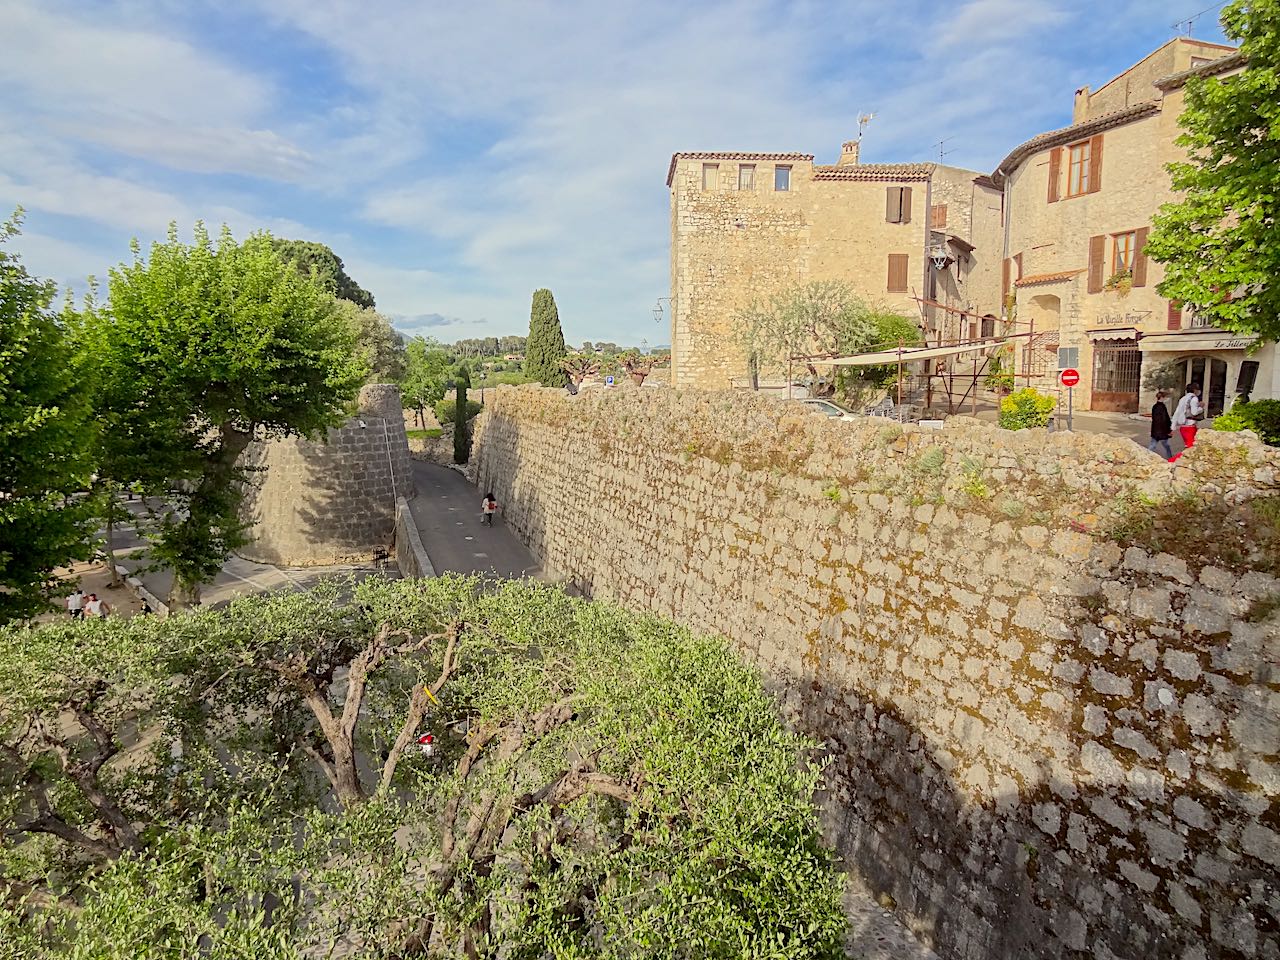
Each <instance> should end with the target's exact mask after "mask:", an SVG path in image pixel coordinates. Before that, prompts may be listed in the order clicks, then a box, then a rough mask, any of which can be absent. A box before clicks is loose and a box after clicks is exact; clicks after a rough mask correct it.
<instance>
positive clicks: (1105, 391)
mask: <svg viewBox="0 0 1280 960" xmlns="http://www.w3.org/2000/svg"><path fill="white" fill-rule="evenodd" d="M1141 371H1142V353H1141V352H1140V351H1139V350H1138V341H1137V340H1099V341H1098V342H1097V343H1095V344H1094V345H1093V392H1092V396H1091V397H1090V404H1089V406H1090V409H1092V410H1107V411H1111V412H1113V413H1137V412H1138V384H1139V381H1140V379H1141V378H1140V373H1141Z"/></svg>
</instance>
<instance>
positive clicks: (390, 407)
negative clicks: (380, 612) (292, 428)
mask: <svg viewBox="0 0 1280 960" xmlns="http://www.w3.org/2000/svg"><path fill="white" fill-rule="evenodd" d="M241 465H242V466H245V467H247V468H249V469H250V471H251V473H250V478H249V489H248V492H247V495H246V497H245V500H244V505H243V507H242V510H243V515H244V517H245V519H246V520H247V521H248V522H249V523H250V530H249V531H248V533H249V536H250V541H249V543H247V544H246V545H245V546H244V547H243V548H241V549H240V551H239V553H240V555H241V556H243V557H245V558H247V559H249V560H256V561H259V562H261V563H274V564H280V565H282V566H321V565H326V564H336V563H349V562H353V561H358V560H359V561H368V560H369V559H370V558H371V557H372V555H373V552H374V551H375V550H377V549H379V548H382V549H387V548H390V546H391V541H392V536H393V532H394V529H395V503H396V498H397V497H404V498H406V499H408V498H410V497H412V496H413V495H414V492H415V491H414V487H413V475H412V474H411V473H410V471H409V444H408V441H407V439H406V438H405V432H404V415H403V413H402V411H401V406H400V390H399V388H398V387H396V386H394V385H391V384H382V383H375V384H369V385H368V386H366V387H365V388H364V389H362V390H361V391H360V401H359V412H358V413H357V414H356V415H355V416H354V417H352V418H351V419H350V420H348V421H347V422H346V423H345V424H343V425H342V426H341V427H338V428H336V429H331V430H329V436H328V442H327V443H317V442H313V441H310V440H304V439H302V438H300V437H287V438H285V439H283V440H273V441H270V442H266V443H255V444H252V445H251V446H250V447H249V449H248V450H246V451H245V453H244V456H243V457H242V458H241Z"/></svg>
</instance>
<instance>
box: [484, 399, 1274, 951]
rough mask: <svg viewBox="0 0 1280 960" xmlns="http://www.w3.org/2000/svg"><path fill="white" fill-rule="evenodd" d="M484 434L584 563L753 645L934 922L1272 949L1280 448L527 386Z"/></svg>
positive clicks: (494, 469)
mask: <svg viewBox="0 0 1280 960" xmlns="http://www.w3.org/2000/svg"><path fill="white" fill-rule="evenodd" d="M474 459H475V462H476V464H477V470H478V474H479V479H480V485H481V487H482V488H484V489H492V490H494V492H495V494H496V495H497V497H498V499H499V501H500V502H501V503H502V504H503V506H504V516H505V519H506V522H507V523H508V525H509V526H510V527H511V528H512V529H513V530H514V531H516V532H517V533H518V534H519V535H520V536H521V537H522V538H523V539H524V541H525V542H526V543H527V544H529V546H530V547H531V548H532V549H533V550H534V551H535V552H536V553H537V554H538V555H539V557H540V558H541V559H542V560H543V561H544V562H546V563H547V564H549V565H550V566H552V567H554V568H556V569H558V570H561V571H563V572H564V573H565V574H566V575H567V576H568V577H569V578H570V579H571V580H572V582H573V583H574V584H575V585H576V586H577V587H578V588H580V589H581V590H582V592H583V593H585V594H587V595H589V596H594V597H599V598H610V599H613V600H616V601H617V602H620V603H622V604H624V605H625V606H628V607H630V608H632V609H635V610H637V611H646V612H652V613H655V614H659V615H662V616H666V617H671V618H673V619H675V620H678V621H680V622H683V623H685V624H688V625H689V626H691V627H693V628H694V629H698V630H704V631H709V632H715V633H719V634H723V635H725V636H727V637H729V638H731V639H732V641H733V642H734V643H735V644H736V645H737V646H738V647H739V648H740V649H741V650H742V652H743V653H744V655H746V656H748V657H750V658H752V659H754V661H755V662H756V663H758V664H759V665H760V667H761V669H762V670H763V671H764V672H765V674H766V676H767V677H768V678H769V680H770V683H771V684H772V686H773V687H774V689H775V690H776V692H777V693H778V695H779V696H780V698H781V701H782V703H783V705H784V710H785V712H786V713H787V715H788V716H789V718H790V719H791V720H793V721H794V722H796V723H797V724H798V725H799V726H800V727H801V728H802V729H804V730H805V731H807V732H808V733H809V734H810V735H811V736H812V737H814V738H815V739H816V740H817V741H818V742H819V743H820V745H821V748H822V755H823V756H824V757H825V758H826V760H827V761H828V766H827V789H826V791H825V795H824V801H823V802H824V817H825V820H826V824H827V827H828V830H829V836H830V838H831V840H832V842H833V843H834V844H835V846H836V849H837V850H838V852H839V854H840V856H841V857H842V858H843V860H844V861H845V862H846V863H847V864H848V865H849V866H850V868H851V869H854V870H856V871H858V872H859V873H860V874H862V875H863V876H864V877H865V878H866V879H867V880H868V881H869V882H870V883H871V884H872V885H873V886H874V887H875V888H876V890H877V891H878V892H879V893H881V894H883V895H885V896H887V897H892V898H893V900H894V901H895V902H896V904H897V908H898V909H899V910H900V911H901V912H902V913H903V914H904V916H905V917H906V919H907V920H908V922H909V923H910V924H911V925H912V926H913V928H914V929H915V930H916V932H917V933H918V934H919V935H920V936H921V937H922V938H923V939H926V940H927V941H929V942H930V943H931V944H932V945H934V946H935V948H936V949H937V950H938V952H939V953H940V954H941V955H942V956H944V957H947V958H957V960H961V958H962V960H979V958H981V960H991V958H998V960H1015V958H1018V960H1024V958H1042V957H1043V958H1047V957H1054V958H1058V957H1062V958H1065V957H1078V956H1090V957H1098V958H1136V957H1143V958H1171V960H1172V958H1177V960H1189V958H1200V960H1206V958H1208V957H1223V958H1250V960H1252V958H1274V957H1276V956H1277V940H1276V938H1275V930H1276V929H1277V924H1278V923H1280V915H1278V913H1280V908H1278V907H1277V900H1276V898H1277V886H1276V876H1277V870H1278V869H1280V820H1278V819H1277V814H1278V812H1280V759H1278V757H1277V744H1278V743H1280V690H1278V688H1277V683H1278V682H1280V678H1278V675H1277V668H1276V664H1277V662H1280V630H1278V629H1277V623H1278V621H1277V612H1276V609H1277V605H1278V604H1280V581H1277V579H1276V572H1277V566H1278V565H1280V564H1278V563H1277V558H1278V555H1277V549H1278V545H1277V542H1276V538H1275V537H1274V531H1275V526H1274V524H1275V523H1276V513H1275V510H1276V507H1277V504H1280V499H1278V498H1280V451H1277V450H1275V449H1271V448H1266V447H1263V446H1262V445H1260V444H1258V443H1257V442H1256V441H1254V440H1251V439H1250V438H1247V437H1241V436H1233V435H1227V434H1214V433H1213V432H1212V431H1202V433H1201V437H1200V439H1199V440H1198V441H1197V443H1196V445H1195V447H1193V448H1192V449H1191V450H1190V451H1189V452H1188V453H1187V454H1185V455H1184V456H1183V457H1182V458H1181V460H1180V461H1179V462H1178V464H1176V465H1171V464H1167V463H1165V462H1164V461H1163V460H1162V459H1160V458H1159V457H1157V456H1155V455H1153V454H1149V453H1148V452H1147V451H1145V450H1143V449H1141V448H1140V447H1138V446H1136V445H1134V444H1133V443H1132V442H1131V441H1129V440H1127V439H1123V438H1114V437H1105V436H1096V435H1083V434H1050V433H1046V432H1045V431H1042V430H1029V431H1021V432H1016V433H1015V432H1008V431H1001V430H999V429H997V428H995V427H993V426H990V425H987V424H983V423H979V422H977V421H967V420H964V419H952V420H950V421H948V422H947V424H946V425H945V427H944V428H943V429H942V430H940V431H925V430H919V429H916V428H914V427H912V426H909V425H908V426H899V425H897V424H893V423H885V422H884V421H872V420H868V421H860V422H854V423H847V422H832V421H829V420H827V419H826V418H823V417H820V416H817V415H815V414H812V413H810V412H807V411H804V410H802V409H800V408H799V407H798V406H797V405H795V404H792V403H788V402H785V401H775V400H766V399H762V398H758V397H755V396H751V395H749V394H747V395H744V394H732V395H729V394H711V393H703V392H698V391H680V390H636V389H630V388H627V387H621V388H617V389H615V390H610V391H600V392H598V393H596V394H595V395H594V396H592V395H587V394H584V395H580V396H578V397H568V396H566V395H565V394H564V393H563V392H560V391H550V390H543V389H540V388H536V387H523V388H504V389H500V390H498V391H495V395H494V396H492V397H491V398H490V402H489V403H488V404H487V407H486V411H485V413H484V414H482V415H481V417H480V419H479V420H478V421H477V424H476V429H475V454H474ZM1266 518H1270V519H1266ZM1268 524H1270V525H1268ZM886 902H887V901H886Z"/></svg>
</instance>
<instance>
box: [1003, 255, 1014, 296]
mask: <svg viewBox="0 0 1280 960" xmlns="http://www.w3.org/2000/svg"><path fill="white" fill-rule="evenodd" d="M1012 266H1013V261H1012V260H1005V261H1004V262H1003V263H1001V264H1000V296H1001V298H1004V297H1007V296H1008V295H1009V272H1010V267H1012Z"/></svg>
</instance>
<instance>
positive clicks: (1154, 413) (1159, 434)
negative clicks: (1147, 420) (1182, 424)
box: [1147, 390, 1173, 460]
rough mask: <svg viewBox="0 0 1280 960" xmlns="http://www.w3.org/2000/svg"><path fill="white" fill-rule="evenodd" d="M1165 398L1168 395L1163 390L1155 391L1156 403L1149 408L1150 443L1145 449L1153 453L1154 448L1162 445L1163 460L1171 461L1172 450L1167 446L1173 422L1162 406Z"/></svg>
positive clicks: (1171, 433) (1167, 411)
mask: <svg viewBox="0 0 1280 960" xmlns="http://www.w3.org/2000/svg"><path fill="white" fill-rule="evenodd" d="M1167 396H1169V394H1168V392H1167V391H1165V390H1157V391H1156V402H1155V403H1154V404H1152V406H1151V442H1150V443H1148V444H1147V449H1148V450H1150V451H1151V452H1152V453H1155V452H1156V446H1157V445H1163V446H1164V458H1165V459H1166V460H1172V459H1173V448H1172V447H1171V446H1170V445H1169V438H1170V437H1171V436H1173V421H1172V420H1171V419H1170V418H1169V408H1168V407H1166V406H1165V404H1164V401H1165V397H1167Z"/></svg>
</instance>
